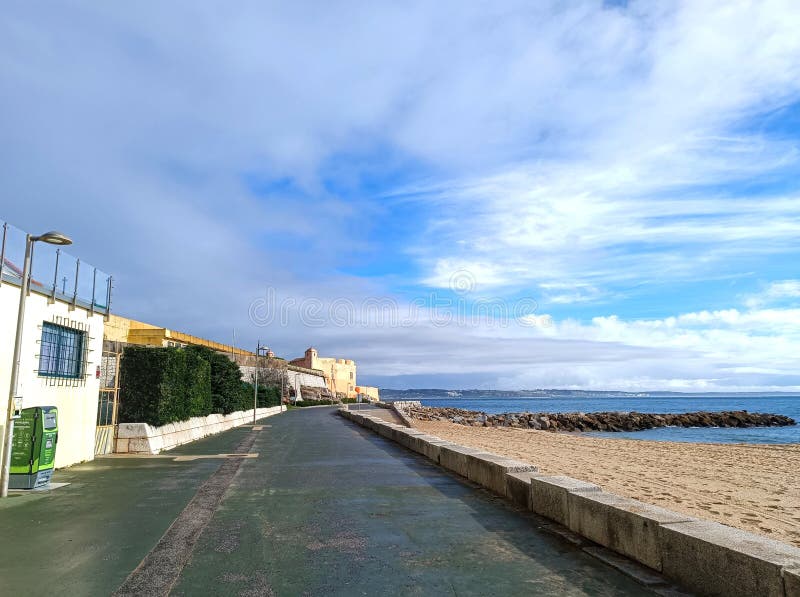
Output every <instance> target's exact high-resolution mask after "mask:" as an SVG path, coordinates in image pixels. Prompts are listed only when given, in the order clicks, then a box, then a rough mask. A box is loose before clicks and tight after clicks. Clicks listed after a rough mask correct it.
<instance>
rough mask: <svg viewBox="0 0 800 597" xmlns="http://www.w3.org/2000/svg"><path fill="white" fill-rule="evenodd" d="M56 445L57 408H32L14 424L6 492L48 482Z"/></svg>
mask: <svg viewBox="0 0 800 597" xmlns="http://www.w3.org/2000/svg"><path fill="white" fill-rule="evenodd" d="M57 442H58V409H57V408H56V407H55V406H34V407H33V408H26V409H23V410H22V415H21V416H20V418H19V419H17V420H16V422H15V423H14V441H13V443H12V444H11V471H10V472H11V474H10V476H9V480H8V487H9V489H36V488H37V487H43V486H45V485H47V484H48V483H50V477H51V476H52V475H53V464H54V463H55V460H56V443H57Z"/></svg>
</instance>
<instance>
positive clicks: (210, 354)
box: [183, 346, 253, 415]
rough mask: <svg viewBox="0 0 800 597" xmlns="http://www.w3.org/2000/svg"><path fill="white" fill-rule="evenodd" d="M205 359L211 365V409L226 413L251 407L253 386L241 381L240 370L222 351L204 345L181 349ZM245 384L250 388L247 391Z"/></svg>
mask: <svg viewBox="0 0 800 597" xmlns="http://www.w3.org/2000/svg"><path fill="white" fill-rule="evenodd" d="M183 350H184V351H186V352H189V353H193V354H195V355H197V356H198V357H199V358H202V359H203V360H205V361H206V362H207V363H208V364H209V365H210V366H211V411H210V412H208V413H206V414H210V413H212V412H214V413H222V414H223V415H227V414H229V413H232V412H236V411H239V410H247V409H248V408H253V386H252V385H247V384H243V383H242V370H241V369H239V366H238V365H237V364H236V363H234V362H233V361H232V360H230V359H229V358H228V357H227V356H225V355H224V354H222V353H219V352H215V351H213V350H211V349H210V348H206V347H205V346H189V347H187V348H184V349H183ZM245 385H247V387H249V388H250V390H249V392H248V390H247V389H246V387H245Z"/></svg>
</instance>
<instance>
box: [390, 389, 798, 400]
mask: <svg viewBox="0 0 800 597" xmlns="http://www.w3.org/2000/svg"><path fill="white" fill-rule="evenodd" d="M669 396H675V397H685V398H703V397H709V398H713V397H715V396H719V397H723V396H725V397H737V396H741V397H748V396H760V397H765V396H766V397H769V396H800V392H621V391H614V390H559V389H536V390H476V389H470V390H446V389H441V388H439V389H436V388H430V389H429V388H420V389H409V390H394V389H384V388H381V397H382V398H383V399H384V400H420V399H424V398H443V397H447V398H536V397H542V398H664V397H669Z"/></svg>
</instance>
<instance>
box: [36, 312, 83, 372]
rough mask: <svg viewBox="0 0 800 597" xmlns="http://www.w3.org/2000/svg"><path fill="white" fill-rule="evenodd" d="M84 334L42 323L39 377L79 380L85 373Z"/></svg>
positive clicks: (79, 331)
mask: <svg viewBox="0 0 800 597" xmlns="http://www.w3.org/2000/svg"><path fill="white" fill-rule="evenodd" d="M85 348H86V332H84V331H81V330H76V329H73V328H68V327H64V326H62V325H56V324H54V323H49V322H44V323H43V324H42V341H41V346H40V350H39V375H41V376H43V377H60V378H66V379H79V378H82V377H83V376H84V373H85V371H86V350H85Z"/></svg>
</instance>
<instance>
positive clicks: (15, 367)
mask: <svg viewBox="0 0 800 597" xmlns="http://www.w3.org/2000/svg"><path fill="white" fill-rule="evenodd" d="M39 241H41V242H43V243H48V244H51V245H71V244H72V239H70V238H69V237H68V236H66V235H65V234H62V233H61V232H56V231H55V230H51V231H49V232H45V233H44V234H40V235H39V236H32V235H30V234H27V235H25V262H24V265H23V267H22V282H21V284H20V294H19V312H18V314H17V333H16V336H15V337H14V361H13V362H12V363H11V384H10V387H9V390H8V420H7V422H6V429H5V433H4V434H3V435H4V437H3V467H2V473H0V497H6V496H8V476H9V472H10V470H11V443H12V440H13V439H14V410H15V408H14V402H15V398H17V397H18V396H17V389H18V388H17V384H18V382H19V360H20V352H21V350H22V324H23V321H24V320H25V299H27V298H28V289H29V288H30V285H31V281H30V277H31V251H32V250H33V243H35V242H39ZM19 398H20V400H19V402H20V403H21V402H22V397H21V396H19Z"/></svg>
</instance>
